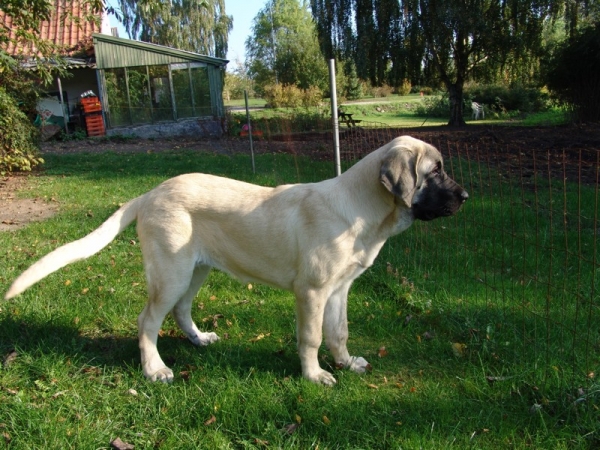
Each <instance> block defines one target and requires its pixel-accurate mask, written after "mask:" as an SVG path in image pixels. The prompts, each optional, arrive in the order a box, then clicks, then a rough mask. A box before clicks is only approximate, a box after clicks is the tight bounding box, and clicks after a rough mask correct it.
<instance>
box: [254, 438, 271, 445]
mask: <svg viewBox="0 0 600 450" xmlns="http://www.w3.org/2000/svg"><path fill="white" fill-rule="evenodd" d="M254 443H255V444H256V445H261V446H263V447H268V446H269V441H264V440H262V439H259V438H254Z"/></svg>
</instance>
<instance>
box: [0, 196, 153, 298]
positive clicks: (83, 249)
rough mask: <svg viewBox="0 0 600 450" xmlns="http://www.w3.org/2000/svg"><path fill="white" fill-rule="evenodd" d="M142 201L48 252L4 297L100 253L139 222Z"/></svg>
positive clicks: (8, 296) (11, 296)
mask: <svg viewBox="0 0 600 450" xmlns="http://www.w3.org/2000/svg"><path fill="white" fill-rule="evenodd" d="M141 199H142V197H138V198H135V199H133V200H131V201H130V202H128V203H126V204H124V205H123V206H122V207H121V208H119V209H118V210H117V211H116V212H115V213H114V214H113V215H112V216H110V217H109V218H108V219H107V220H106V221H105V222H104V223H103V224H102V225H100V227H98V228H96V229H95V230H94V231H92V232H91V233H90V234H88V235H87V236H85V237H83V238H81V239H79V240H77V241H73V242H70V243H68V244H65V245H63V246H62V247H59V248H57V249H56V250H54V251H52V252H50V253H48V254H47V255H46V256H44V257H43V258H42V259H40V260H39V261H37V262H36V263H35V264H34V265H32V266H31V267H30V268H29V269H27V270H26V271H25V272H23V273H22V274H21V275H20V276H19V277H18V278H17V279H16V280H15V281H14V282H13V284H12V285H11V287H10V289H9V290H8V292H7V293H6V295H5V296H4V298H5V299H6V300H8V299H10V298H13V297H15V296H17V295H19V294H20V293H21V292H23V291H24V290H25V289H27V288H28V287H30V286H32V285H33V284H35V283H37V282H38V281H40V280H41V279H42V278H44V277H46V276H48V275H50V274H51V273H52V272H56V271H57V270H58V269H60V268H62V267H64V266H66V265H68V264H71V263H73V262H75V261H79V260H82V259H85V258H89V257H90V256H92V255H94V254H96V253H98V252H99V251H100V250H102V249H103V248H104V247H106V246H107V245H108V244H110V243H111V242H112V240H113V239H114V238H115V237H116V236H117V235H118V234H119V233H121V231H123V230H124V229H125V228H126V227H127V226H128V225H129V224H130V223H132V222H133V221H134V220H135V219H136V217H137V214H138V210H139V207H140V200H141Z"/></svg>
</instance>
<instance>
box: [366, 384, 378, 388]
mask: <svg viewBox="0 0 600 450" xmlns="http://www.w3.org/2000/svg"><path fill="white" fill-rule="evenodd" d="M367 386H368V387H370V388H371V389H379V386H377V385H376V384H367Z"/></svg>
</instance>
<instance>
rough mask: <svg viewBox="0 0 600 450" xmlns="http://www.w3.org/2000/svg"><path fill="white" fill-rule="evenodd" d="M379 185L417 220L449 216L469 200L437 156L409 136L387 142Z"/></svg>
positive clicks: (440, 157)
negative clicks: (408, 209) (392, 195)
mask: <svg viewBox="0 0 600 450" xmlns="http://www.w3.org/2000/svg"><path fill="white" fill-rule="evenodd" d="M380 181H381V183H382V184H383V186H385V188H386V189H387V190H388V191H390V192H391V193H392V194H394V195H395V196H396V197H398V198H399V199H401V200H402V202H403V203H404V204H405V205H406V206H408V207H409V208H411V209H412V211H413V215H414V217H415V218H416V219H419V220H432V219H435V218H437V217H444V216H451V215H452V214H454V213H455V212H457V211H458V210H459V209H460V207H461V205H462V204H463V203H464V202H465V201H466V200H467V199H468V198H469V194H468V193H467V191H465V190H464V189H463V188H462V187H461V186H460V185H459V184H458V183H456V182H455V181H454V180H453V179H452V178H450V177H449V176H448V175H447V174H446V172H445V171H444V163H443V161H442V155H441V154H440V152H438V151H437V149H436V148H435V147H433V146H431V145H429V144H427V143H425V142H423V141H420V140H418V139H414V138H412V137H410V136H402V137H399V138H396V139H394V140H393V141H392V142H390V144H389V145H388V151H387V153H386V154H385V156H384V159H383V163H382V165H381V171H380Z"/></svg>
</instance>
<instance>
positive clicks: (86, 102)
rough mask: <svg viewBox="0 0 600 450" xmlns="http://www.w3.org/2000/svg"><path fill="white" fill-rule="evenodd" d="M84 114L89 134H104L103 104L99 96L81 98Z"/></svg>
mask: <svg viewBox="0 0 600 450" xmlns="http://www.w3.org/2000/svg"><path fill="white" fill-rule="evenodd" d="M81 106H82V107H83V114H84V116H85V127H86V128H87V134H88V136H104V135H105V134H106V130H105V129H104V120H103V119H102V104H101V103H100V100H98V97H84V98H82V99H81Z"/></svg>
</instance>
